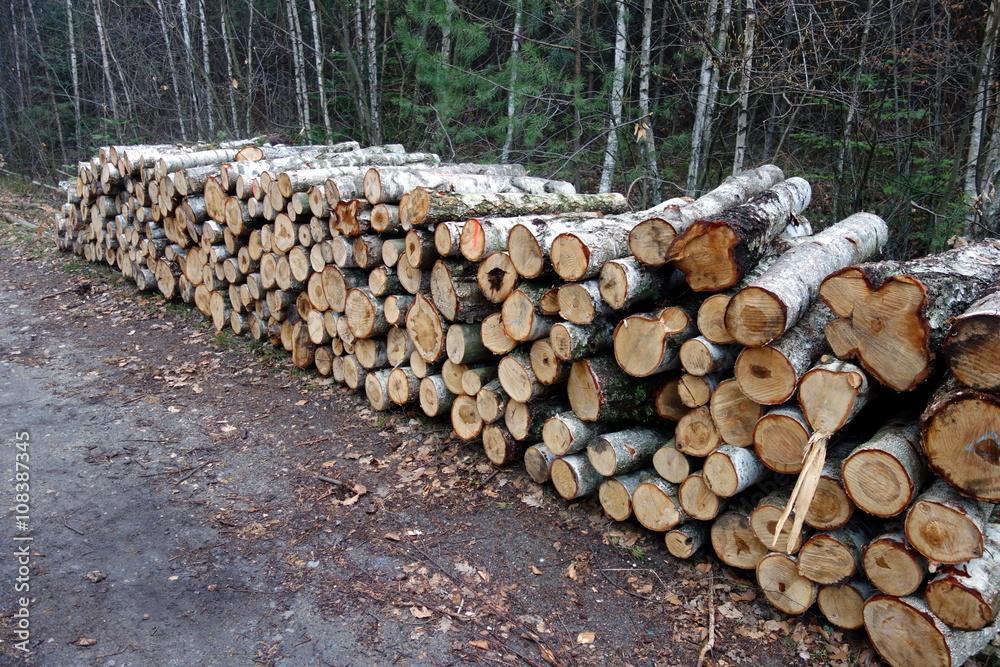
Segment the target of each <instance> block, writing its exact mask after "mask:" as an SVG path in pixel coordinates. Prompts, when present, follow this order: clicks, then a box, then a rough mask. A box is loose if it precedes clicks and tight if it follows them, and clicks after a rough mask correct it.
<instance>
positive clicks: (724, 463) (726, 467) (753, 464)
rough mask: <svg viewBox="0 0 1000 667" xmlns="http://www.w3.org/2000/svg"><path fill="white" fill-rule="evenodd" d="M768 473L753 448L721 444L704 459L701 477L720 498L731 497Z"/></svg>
mask: <svg viewBox="0 0 1000 667" xmlns="http://www.w3.org/2000/svg"><path fill="white" fill-rule="evenodd" d="M768 474H769V472H768V469H767V468H766V467H765V466H764V464H763V463H761V461H760V459H759V458H758V457H757V455H756V454H755V453H754V451H753V449H750V448H743V447H737V446H734V445H730V444H723V445H722V446H720V447H719V448H718V449H716V450H715V451H713V452H712V453H711V454H709V455H708V457H707V458H706V459H705V464H704V468H703V477H704V480H705V483H706V484H707V485H708V488H709V489H710V490H711V491H712V493H714V494H715V495H717V496H719V497H721V498H732V497H733V496H735V495H736V494H737V493H740V492H741V491H745V490H746V489H748V488H750V487H751V486H752V485H754V484H757V483H758V482H760V481H761V480H763V479H764V478H765V477H766V476H767V475H768Z"/></svg>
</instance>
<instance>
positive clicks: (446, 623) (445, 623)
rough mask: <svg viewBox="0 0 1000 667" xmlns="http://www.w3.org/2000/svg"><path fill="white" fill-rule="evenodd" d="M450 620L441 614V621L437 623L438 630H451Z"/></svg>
mask: <svg viewBox="0 0 1000 667" xmlns="http://www.w3.org/2000/svg"><path fill="white" fill-rule="evenodd" d="M451 625H452V621H451V618H450V617H448V616H442V617H441V621H440V622H439V623H438V626H437V629H438V632H448V631H449V630H451Z"/></svg>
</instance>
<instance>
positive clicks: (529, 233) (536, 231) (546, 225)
mask: <svg viewBox="0 0 1000 667" xmlns="http://www.w3.org/2000/svg"><path fill="white" fill-rule="evenodd" d="M599 196H603V195H599ZM591 218H593V216H586V215H573V216H569V215H568V216H564V217H562V218H559V219H555V220H550V221H549V222H525V223H521V224H518V225H515V226H514V227H513V229H511V230H510V233H509V234H508V235H507V252H508V253H510V260H511V262H512V263H513V264H514V269H515V270H516V271H517V272H518V274H519V275H520V276H521V277H522V278H527V279H529V280H532V279H534V278H538V277H539V276H541V275H542V274H545V273H551V272H552V265H551V263H550V262H549V251H550V249H551V247H552V242H553V241H554V240H555V238H556V237H557V236H559V235H560V234H562V233H563V232H567V231H571V230H573V229H575V228H576V227H577V226H579V225H582V224H585V223H586V222H587V220H588V219H591Z"/></svg>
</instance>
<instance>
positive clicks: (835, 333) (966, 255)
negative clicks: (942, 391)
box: [819, 241, 1000, 391]
mask: <svg viewBox="0 0 1000 667" xmlns="http://www.w3.org/2000/svg"><path fill="white" fill-rule="evenodd" d="M997 280H1000V241H984V242H982V243H978V244H974V245H969V246H965V247H963V248H958V249H955V250H949V251H948V252H944V253H941V254H939V255H931V256H928V257H922V258H919V259H915V260H910V261H907V262H878V263H874V264H862V265H860V266H856V267H849V268H846V269H843V270H841V271H838V272H836V273H834V274H833V275H831V276H830V277H829V278H827V279H826V280H824V281H823V284H822V285H821V286H820V290H819V294H820V297H821V298H822V299H823V300H824V301H825V302H826V303H827V305H829V306H830V308H831V309H832V310H833V312H834V314H835V315H836V316H837V319H836V320H834V321H833V322H831V323H830V324H829V325H828V326H827V327H826V339H827V341H828V342H829V344H830V348H831V349H832V350H833V352H834V354H836V355H837V356H838V357H840V358H841V359H848V358H856V359H858V361H859V362H860V363H861V365H862V366H863V367H864V368H865V370H867V371H868V372H869V373H871V374H872V375H873V376H874V377H875V379H877V380H878V381H879V382H881V383H882V384H884V385H886V386H888V387H890V388H892V389H894V390H896V391H910V390H912V389H913V388H915V387H916V386H917V385H918V384H920V383H921V382H922V381H923V380H925V379H926V378H927V377H928V376H929V375H930V373H931V371H932V370H933V363H932V362H933V360H934V358H935V356H936V355H937V354H938V352H939V351H940V349H941V343H942V341H943V339H944V337H945V335H946V333H947V331H948V319H949V318H950V317H952V316H955V315H959V314H961V313H962V312H964V311H965V309H966V308H968V307H969V305H970V304H972V303H973V302H974V301H975V300H976V299H977V298H978V297H979V296H980V295H981V294H983V293H984V292H986V291H987V290H988V289H989V287H990V286H991V285H992V284H993V283H995V282H997Z"/></svg>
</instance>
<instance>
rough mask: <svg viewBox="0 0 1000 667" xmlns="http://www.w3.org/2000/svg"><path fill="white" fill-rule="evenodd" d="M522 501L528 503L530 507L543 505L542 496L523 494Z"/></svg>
mask: <svg viewBox="0 0 1000 667" xmlns="http://www.w3.org/2000/svg"><path fill="white" fill-rule="evenodd" d="M521 502H522V503H524V504H525V505H527V506H528V507H541V506H542V497H541V496H528V495H524V496H521Z"/></svg>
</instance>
